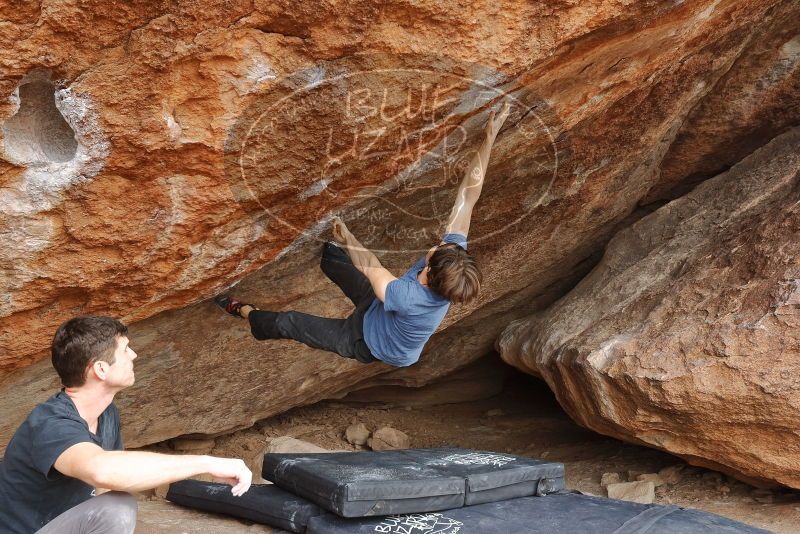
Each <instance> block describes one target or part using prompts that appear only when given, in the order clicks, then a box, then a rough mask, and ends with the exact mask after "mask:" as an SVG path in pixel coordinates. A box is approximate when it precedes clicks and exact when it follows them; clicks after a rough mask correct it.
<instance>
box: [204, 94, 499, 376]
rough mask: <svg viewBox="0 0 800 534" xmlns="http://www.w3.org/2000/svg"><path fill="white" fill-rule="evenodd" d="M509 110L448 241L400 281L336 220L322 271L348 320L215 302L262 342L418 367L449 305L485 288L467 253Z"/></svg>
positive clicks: (224, 299)
mask: <svg viewBox="0 0 800 534" xmlns="http://www.w3.org/2000/svg"><path fill="white" fill-rule="evenodd" d="M509 110H510V106H509V104H508V102H504V103H503V105H502V108H501V110H500V112H499V113H498V114H497V115H495V113H494V112H492V113H491V114H490V116H489V121H488V123H487V125H486V128H485V139H484V141H483V143H482V145H481V147H480V149H479V150H478V152H477V153H476V154H475V155H474V156H473V158H472V160H471V161H470V164H469V166H468V168H467V169H466V172H465V175H464V178H463V179H462V181H461V184H460V185H459V188H458V191H457V193H456V202H455V205H454V206H453V209H452V212H451V214H450V218H449V220H448V223H447V227H446V233H445V235H444V237H443V239H442V242H441V243H439V244H438V245H436V246H435V247H433V248H431V249H430V250H429V251H428V253H427V254H426V255H425V256H423V257H422V258H420V260H419V261H417V262H416V263H415V264H414V265H413V266H412V267H411V269H409V270H408V271H407V272H406V273H405V274H404V275H403V276H401V277H400V278H396V277H395V276H393V275H392V273H390V272H389V271H388V270H386V269H385V268H384V267H383V266H381V263H380V262H379V261H378V258H377V257H376V256H375V254H373V253H372V252H370V251H369V250H367V249H365V248H364V247H363V246H362V245H361V243H360V242H359V241H358V240H357V239H356V238H355V236H353V234H352V233H351V232H350V231H349V230H348V229H347V226H345V224H344V222H342V221H341V219H339V218H335V219H334V221H333V237H334V239H335V240H336V241H337V242H338V243H339V245H341V246H337V245H336V244H333V243H326V244H325V245H324V246H323V251H322V261H321V263H320V267H321V268H322V272H324V273H325V274H326V275H327V277H328V278H330V279H331V280H332V281H333V282H334V283H335V284H336V285H338V286H339V288H340V289H341V290H342V291H343V292H344V294H345V295H346V296H347V297H348V298H349V299H350V300H351V301H352V302H353V304H354V305H355V310H354V311H353V312H352V314H351V315H350V316H349V317H347V318H346V319H328V318H324V317H317V316H314V315H309V314H306V313H301V312H297V311H288V312H274V311H266V310H260V309H258V308H256V307H255V306H253V305H252V304H246V303H244V302H241V301H239V300H237V299H234V298H231V297H229V296H226V295H220V296H218V297H216V298H215V299H214V301H215V302H216V304H217V305H218V306H220V307H221V308H223V309H224V310H225V311H226V312H228V313H229V314H231V315H233V316H235V317H240V318H244V319H247V320H248V322H249V326H250V330H251V332H252V334H253V336H254V337H255V338H256V339H259V340H265V339H293V340H296V341H300V342H302V343H305V344H306V345H308V346H310V347H313V348H316V349H323V350H327V351H331V352H335V353H337V354H339V355H341V356H344V357H346V358H353V359H355V360H357V361H359V362H362V363H370V362H375V361H382V362H385V363H388V364H390V365H393V366H397V367H405V366H408V365H411V364H413V363H415V362H416V361H417V360H418V359H419V356H420V353H421V352H422V348H423V346H424V345H425V343H426V342H427V341H428V339H429V338H430V337H431V335H433V332H434V331H435V330H436V328H437V327H438V326H439V324H440V323H441V322H442V320H443V319H444V316H445V314H446V313H447V309H448V307H449V305H450V303H451V302H456V303H467V302H470V301H471V300H473V299H474V298H475V297H476V296H477V294H478V290H479V289H480V285H481V272H480V270H479V269H478V266H477V264H476V263H475V260H474V259H473V258H472V256H470V255H469V254H467V251H466V249H467V233H468V231H469V224H470V219H471V217H472V210H473V208H474V206H475V204H476V202H477V201H478V197H480V194H481V190H482V188H483V181H484V176H485V174H486V167H487V165H488V163H489V155H490V152H491V150H492V145H493V144H494V141H495V138H496V137H497V134H498V132H499V131H500V128H501V127H502V126H503V123H504V122H505V120H506V118H507V117H508V115H509ZM345 251H346V252H345Z"/></svg>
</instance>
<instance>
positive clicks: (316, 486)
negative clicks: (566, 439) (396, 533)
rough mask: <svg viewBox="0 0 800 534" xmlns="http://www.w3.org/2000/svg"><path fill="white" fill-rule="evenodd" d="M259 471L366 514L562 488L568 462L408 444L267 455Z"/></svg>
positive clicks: (341, 508) (336, 506)
mask: <svg viewBox="0 0 800 534" xmlns="http://www.w3.org/2000/svg"><path fill="white" fill-rule="evenodd" d="M262 476H263V477H264V478H266V479H267V480H271V481H272V482H275V483H276V484H278V485H279V486H281V487H283V488H285V489H287V490H289V491H291V492H293V493H296V494H297V495H300V496H301V497H305V498H307V499H309V500H311V501H313V502H315V503H317V504H319V505H320V506H322V507H323V508H326V509H327V510H330V511H331V512H334V513H336V514H339V515H341V516H343V517H366V516H375V515H389V514H407V513H414V512H431V511H436V510H447V509H452V508H458V507H460V506H463V505H464V504H465V503H468V504H475V503H479V502H487V501H492V500H500V499H508V498H511V497H518V496H523V495H531V494H535V493H537V492H538V493H541V494H544V493H548V492H551V491H555V490H558V489H561V488H562V487H563V477H564V467H563V465H562V464H559V463H555V462H542V461H540V460H532V459H529V458H523V457H519V456H514V455H508V454H497V453H493V452H487V451H475V450H470V449H453V448H447V449H403V450H392V451H372V452H354V453H317V454H266V455H265V456H264V467H263V473H262ZM542 479H546V480H544V482H540V481H541V480H542Z"/></svg>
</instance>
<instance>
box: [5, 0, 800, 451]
mask: <svg viewBox="0 0 800 534" xmlns="http://www.w3.org/2000/svg"><path fill="white" fill-rule="evenodd" d="M798 11H800V5H798V3H797V2H796V0H730V1H725V2H720V1H719V0H697V1H694V2H638V3H632V4H631V3H627V2H615V1H611V0H593V1H591V2H559V3H546V2H545V3H542V2H539V3H533V2H522V1H513V2H512V1H508V2H500V3H498V2H478V3H471V4H469V5H466V4H463V3H455V2H451V1H444V2H439V3H437V4H436V5H421V4H417V3H410V2H404V1H396V2H391V3H388V4H386V3H384V4H376V3H374V2H370V1H368V0H357V1H354V2H348V3H346V4H345V3H341V2H329V3H322V4H313V5H312V4H308V5H298V4H297V3H296V2H289V1H288V0H277V1H273V2H263V1H261V0H252V1H251V0H234V1H225V2H222V1H219V0H216V1H215V0H179V1H173V2H166V1H149V0H148V1H144V0H137V1H133V2H109V1H105V0H104V1H99V0H94V1H89V2H80V3H74V2H67V1H58V0H54V1H48V2H21V1H14V2H10V3H9V2H6V3H5V4H4V5H3V6H2V7H0V21H2V22H0V71H2V73H3V77H2V79H0V124H2V128H0V135H2V137H3V138H2V143H0V146H1V147H2V157H0V241H1V242H2V243H3V246H2V247H1V248H0V276H2V283H0V286H2V288H3V289H4V291H2V292H0V372H2V373H4V374H5V376H4V377H3V378H2V379H0V395H2V396H3V399H4V401H3V403H1V404H0V444H3V443H5V442H6V441H7V439H8V436H9V435H10V432H11V431H12V430H13V429H14V428H15V427H16V425H17V424H18V422H19V421H20V420H21V419H22V418H23V417H24V416H25V414H26V413H27V412H28V410H29V409H30V408H31V407H32V406H33V404H35V403H36V402H38V401H40V400H42V399H43V398H45V397H46V396H47V395H48V393H49V392H50V391H52V389H53V388H54V387H55V386H56V385H57V384H56V383H55V382H54V380H53V378H52V372H51V371H50V369H49V368H48V363H47V361H46V359H45V358H46V355H47V353H46V349H47V346H48V344H49V340H50V339H51V336H52V334H53V332H54V330H55V328H56V326H57V325H58V324H60V323H61V322H62V321H63V320H65V319H67V318H68V317H70V316H72V315H75V314H78V313H95V314H109V315H114V316H117V317H120V318H122V319H123V320H124V321H126V322H128V323H133V326H132V330H131V336H132V340H133V346H134V347H135V348H136V349H137V350H138V352H139V354H140V356H141V357H140V359H139V360H138V361H137V375H138V382H137V385H136V386H134V387H133V388H131V389H130V390H128V391H127V392H125V393H124V395H122V396H121V397H120V398H119V400H120V405H121V407H122V410H123V420H124V422H125V437H126V443H127V444H128V445H130V446H135V445H141V444H145V443H150V442H155V441H159V440H163V439H166V438H169V437H173V436H176V435H181V434H193V433H198V434H215V433H220V432H225V431H228V430H231V429H234V428H240V427H244V426H248V425H250V424H252V422H253V421H255V420H258V419H260V418H263V417H267V416H269V415H272V414H275V413H279V412H282V411H284V410H286V409H287V408H289V407H292V406H297V405H301V404H307V403H311V402H315V401H317V400H319V399H321V398H325V397H333V396H341V395H343V394H345V393H346V392H347V391H349V390H351V389H354V388H356V387H358V388H361V387H365V386H368V385H370V384H371V383H373V382H372V380H373V379H375V380H376V381H375V382H374V383H375V384H378V383H380V384H384V383H393V384H399V385H412V386H419V385H422V384H424V383H426V382H428V381H431V380H433V379H435V378H437V377H439V376H442V375H444V374H447V373H449V372H451V371H453V370H456V369H458V368H460V367H462V366H464V365H466V364H468V363H470V362H471V361H474V360H475V359H477V358H478V357H480V356H481V355H484V354H486V353H488V352H489V351H490V350H491V348H492V346H493V343H494V340H495V338H496V336H497V335H498V334H499V332H500V331H501V330H502V329H503V328H504V327H505V326H506V325H507V324H508V323H509V322H510V321H512V320H514V319H519V318H522V317H525V316H527V315H529V314H531V313H533V312H536V311H537V310H541V309H543V308H544V307H546V306H547V305H549V304H550V303H551V302H553V301H554V300H555V299H557V298H558V297H560V296H561V295H563V294H564V292H566V291H567V290H568V289H569V288H570V287H572V286H573V285H574V284H575V283H576V282H577V281H578V280H579V279H580V278H581V277H582V276H583V275H584V274H585V273H586V272H588V271H589V270H590V269H591V267H592V266H593V264H594V262H595V261H596V258H597V255H598V254H599V252H600V251H601V250H602V248H603V246H604V245H605V243H606V242H607V241H608V239H609V238H610V237H611V236H612V235H613V233H614V232H615V231H616V229H617V228H619V227H620V226H624V225H626V224H628V221H629V220H630V219H629V216H631V215H632V214H633V217H634V218H635V217H638V216H640V215H639V214H638V212H637V211H636V210H637V207H638V206H640V205H642V204H647V205H649V204H652V203H653V202H656V201H659V200H660V199H662V198H669V196H670V192H672V191H674V190H675V189H676V188H679V187H680V186H681V185H682V184H683V183H684V182H683V179H684V178H687V179H690V181H694V180H696V179H697V178H698V177H702V176H706V175H707V174H709V173H712V174H713V171H714V169H716V168H717V167H719V166H720V165H727V164H730V163H731V162H735V161H737V160H739V159H741V158H742V157H744V155H745V154H746V153H747V152H748V151H749V150H751V149H752V148H753V147H754V146H757V145H758V144H759V143H760V142H761V141H762V140H766V139H768V138H770V137H772V136H774V135H776V134H778V133H780V132H781V131H783V130H784V129H785V128H786V127H787V126H789V125H791V124H797V123H798V122H800V113H799V112H798V110H797V100H796V91H795V92H794V94H793V88H795V87H796V84H797V79H798V76H799V75H800V74H799V73H798V67H797V65H798V61H800V50H798V46H797V42H798V37H797V28H798V25H797V18H798ZM51 93H52V101H50V96H49V95H50V94H51ZM503 94H510V95H511V98H512V103H513V109H512V116H511V118H510V119H509V122H508V126H507V127H506V128H505V129H504V130H503V131H502V132H501V133H500V136H499V138H498V142H497V144H496V147H495V151H494V154H493V157H492V162H491V165H490V167H489V180H488V183H487V185H486V187H485V189H484V194H483V197H482V199H481V203H480V205H479V207H478V209H477V212H476V213H475V217H474V224H473V227H472V229H471V235H470V238H471V249H472V250H473V251H474V252H475V254H476V256H477V257H478V259H479V260H480V261H481V262H482V265H483V268H484V273H485V278H484V282H485V286H484V290H483V293H482V296H481V298H480V299H479V301H478V302H477V303H475V304H474V305H471V306H467V307H454V308H453V310H451V312H450V314H449V316H448V318H447V319H446V321H445V323H444V324H443V326H442V329H441V331H440V332H439V333H438V334H437V335H436V336H434V338H433V339H432V340H431V342H430V343H429V345H428V347H427V349H426V352H425V354H424V356H423V360H422V362H421V363H420V364H418V365H416V366H413V367H411V368H409V369H405V370H401V371H396V372H391V373H388V371H390V369H389V368H388V367H387V366H382V365H370V366H362V365H359V364H357V363H354V362H351V361H345V360H342V359H339V358H336V357H332V356H330V355H327V354H322V353H320V352H317V351H311V350H308V349H306V348H304V347H302V346H299V345H296V344H292V343H288V342H286V343H258V342H255V341H254V340H252V339H251V338H250V337H249V335H248V333H247V331H246V329H245V328H244V326H243V325H242V324H239V323H236V322H235V320H234V319H232V318H230V317H225V316H222V315H220V314H219V313H218V312H217V311H216V310H214V309H213V307H212V306H211V305H210V304H209V303H207V302H203V300H204V299H207V298H208V297H210V296H211V295H213V294H214V293H216V292H218V291H219V290H221V289H222V288H225V287H227V286H228V285H230V284H232V283H234V282H236V281H238V280H242V279H244V280H243V281H242V282H241V283H240V284H239V286H237V289H236V292H237V293H238V294H241V295H246V296H247V297H248V298H249V299H250V300H253V301H254V302H256V303H257V304H258V305H259V306H261V307H263V308H273V309H287V308H298V309H302V310H305V311H309V312H316V313H322V314H330V315H335V314H337V315H342V314H345V313H347V311H348V306H347V301H346V300H345V299H344V298H342V297H341V296H340V295H339V294H338V292H337V291H336V290H335V288H334V287H333V286H332V284H331V283H329V282H327V281H326V280H324V278H323V276H322V275H321V274H320V273H319V271H318V269H317V268H316V266H315V264H316V262H317V261H318V257H319V256H318V255H319V243H318V241H316V238H317V237H318V236H319V235H321V232H323V231H324V229H325V226H326V225H325V221H326V220H328V218H329V217H330V216H331V215H332V214H333V213H335V212H338V213H341V214H342V215H343V217H344V219H345V220H346V221H347V222H348V223H349V224H350V225H351V227H352V230H353V231H354V233H355V234H356V235H358V236H359V237H361V238H362V239H363V241H364V242H365V244H367V245H368V246H370V247H372V248H375V249H377V250H379V251H381V257H382V259H383V261H384V262H385V263H386V265H387V266H389V267H391V268H393V269H395V270H398V271H400V270H402V269H404V268H406V267H407V266H408V265H409V264H410V263H411V262H412V261H413V260H414V259H415V258H416V257H417V256H418V255H419V253H420V251H421V250H424V249H425V248H427V247H428V246H430V245H431V244H432V242H435V240H436V236H437V234H438V233H439V231H440V230H441V226H442V217H444V216H446V215H447V212H448V209H449V205H450V204H451V203H452V201H453V189H454V185H455V182H456V181H457V177H458V171H459V170H460V169H461V168H462V167H463V164H464V163H465V161H466V160H468V158H469V150H471V149H473V148H474V147H475V146H476V143H477V142H478V139H479V137H480V129H481V127H482V125H483V123H484V121H485V118H486V116H487V112H488V109H489V107H491V106H492V105H496V104H497V103H498V102H499V100H500V98H501V96H502V95H503ZM420 110H421V111H420ZM778 110H780V112H779V111H778ZM59 114H60V115H61V117H59V116H58V115H59ZM732 121H733V122H736V125H737V126H736V128H731V127H729V126H730V124H731V123H732ZM65 123H66V126H65ZM754 129H757V131H758V132H759V134H758V136H757V138H756V139H753V138H752V136H751V135H750V132H752V131H753V130H754ZM708 137H713V138H714V139H716V140H717V142H714V143H709V144H707V145H705V144H704V145H703V146H697V144H696V143H692V139H696V138H703V139H706V138H708ZM667 155H669V157H667ZM709 155H714V157H715V158H716V159H715V163H714V164H713V165H712V166H711V167H709V166H707V165H706V161H708V156H709ZM423 156H424V157H423ZM665 158H666V159H665ZM418 160H421V163H420V164H417V165H415V164H414V162H415V161H418ZM670 162H671V163H670ZM454 177H456V178H454ZM647 209H651V208H650V207H649V206H648V207H647ZM134 406H135V408H134Z"/></svg>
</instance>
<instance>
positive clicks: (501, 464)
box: [403, 448, 564, 505]
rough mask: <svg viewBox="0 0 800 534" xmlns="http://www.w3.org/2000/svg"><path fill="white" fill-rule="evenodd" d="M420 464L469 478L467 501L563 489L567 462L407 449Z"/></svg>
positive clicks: (468, 452) (456, 450)
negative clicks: (565, 463)
mask: <svg viewBox="0 0 800 534" xmlns="http://www.w3.org/2000/svg"><path fill="white" fill-rule="evenodd" d="M403 452H405V453H406V455H407V456H408V457H409V458H411V459H412V460H413V461H414V462H416V463H417V464H419V465H426V466H428V467H433V468H434V469H436V470H437V471H439V472H441V473H443V474H446V475H448V476H459V477H463V478H464V479H465V481H466V486H465V488H466V497H465V500H464V504H466V505H473V504H482V503H486V502H495V501H504V500H506V499H513V498H516V497H526V496H528V495H546V494H548V493H553V492H556V491H559V490H562V489H564V465H563V464H561V463H558V462H547V461H544V460H536V459H533V458H526V457H524V456H516V455H513V454H505V453H497V452H488V451H476V450H470V449H455V448H439V449H407V450H406V451H403Z"/></svg>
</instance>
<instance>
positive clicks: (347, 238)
mask: <svg viewBox="0 0 800 534" xmlns="http://www.w3.org/2000/svg"><path fill="white" fill-rule="evenodd" d="M333 238H334V239H335V240H336V241H337V242H339V243H340V244H341V245H342V246H343V248H344V249H345V250H346V251H347V254H348V255H349V256H350V259H351V260H353V265H355V267H356V269H358V270H359V271H361V272H362V273H363V274H364V276H366V277H367V279H368V280H369V283H370V284H372V290H373V291H374V292H375V296H377V297H378V298H379V299H380V301H381V302H383V301H384V299H385V298H386V286H388V285H389V282H391V281H393V280H397V277H395V276H394V275H393V274H392V273H390V272H389V271H388V270H387V269H386V268H384V266H383V265H381V262H380V261H379V260H378V257H377V256H375V254H373V253H372V252H371V251H369V250H367V249H366V248H364V246H363V245H362V244H361V243H360V242H359V241H358V239H356V238H355V236H354V235H353V234H352V233H351V232H350V230H348V229H347V226H345V224H344V222H342V220H341V219H340V218H338V217H335V218H334V219H333Z"/></svg>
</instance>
